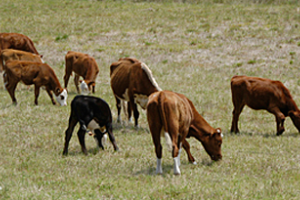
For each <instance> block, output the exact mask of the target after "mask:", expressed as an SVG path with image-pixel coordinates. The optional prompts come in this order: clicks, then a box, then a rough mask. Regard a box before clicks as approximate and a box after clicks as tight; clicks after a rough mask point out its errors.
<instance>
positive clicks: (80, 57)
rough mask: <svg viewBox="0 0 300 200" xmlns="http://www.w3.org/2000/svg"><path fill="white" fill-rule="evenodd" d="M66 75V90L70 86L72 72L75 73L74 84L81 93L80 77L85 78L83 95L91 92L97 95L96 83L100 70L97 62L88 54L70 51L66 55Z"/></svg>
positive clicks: (82, 82)
mask: <svg viewBox="0 0 300 200" xmlns="http://www.w3.org/2000/svg"><path fill="white" fill-rule="evenodd" d="M65 59H66V73H65V76H64V81H65V88H67V86H68V82H69V78H70V75H71V74H72V71H74V72H75V77H74V82H75V86H76V89H77V92H78V93H79V87H78V82H79V76H82V77H83V79H84V80H83V81H81V84H80V89H81V94H88V93H89V91H90V90H91V86H92V92H93V93H95V82H96V78H97V75H98V73H99V68H98V65H97V63H96V60H95V59H94V58H93V57H91V56H89V55H88V54H83V53H80V52H74V51H69V52H68V53H67V54H66V57H65Z"/></svg>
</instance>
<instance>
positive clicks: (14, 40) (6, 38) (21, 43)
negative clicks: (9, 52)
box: [0, 33, 42, 71]
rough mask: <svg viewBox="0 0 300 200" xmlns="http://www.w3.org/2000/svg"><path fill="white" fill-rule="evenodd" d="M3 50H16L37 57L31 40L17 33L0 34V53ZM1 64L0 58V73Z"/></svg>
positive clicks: (0, 69)
mask: <svg viewBox="0 0 300 200" xmlns="http://www.w3.org/2000/svg"><path fill="white" fill-rule="evenodd" d="M4 49H17V50H22V51H27V52H31V53H34V54H37V55H39V53H38V51H37V50H36V48H35V46H34V44H33V42H32V40H31V39H30V38H29V37H27V36H26V35H23V34H19V33H0V52H1V51H2V50H4ZM40 56H41V57H42V55H40ZM2 63H3V62H2V60H1V57H0V71H2V67H3V66H2Z"/></svg>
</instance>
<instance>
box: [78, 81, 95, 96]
mask: <svg viewBox="0 0 300 200" xmlns="http://www.w3.org/2000/svg"><path fill="white" fill-rule="evenodd" d="M91 86H94V87H95V82H94V81H87V80H84V81H80V91H81V94H83V95H88V94H89V93H90V87H91Z"/></svg>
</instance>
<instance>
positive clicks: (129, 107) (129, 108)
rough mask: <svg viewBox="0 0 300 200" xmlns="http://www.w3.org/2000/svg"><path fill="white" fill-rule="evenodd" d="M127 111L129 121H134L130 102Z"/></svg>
mask: <svg viewBox="0 0 300 200" xmlns="http://www.w3.org/2000/svg"><path fill="white" fill-rule="evenodd" d="M127 113H128V121H129V122H132V118H131V114H132V109H131V106H130V102H127Z"/></svg>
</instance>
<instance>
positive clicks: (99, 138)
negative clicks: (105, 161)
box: [94, 129, 104, 150]
mask: <svg viewBox="0 0 300 200" xmlns="http://www.w3.org/2000/svg"><path fill="white" fill-rule="evenodd" d="M94 132H95V136H94V137H95V138H96V140H97V142H98V147H99V148H101V149H103V150H104V146H103V144H102V138H103V135H104V134H103V133H102V132H101V131H100V130H99V129H95V130H94Z"/></svg>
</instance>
